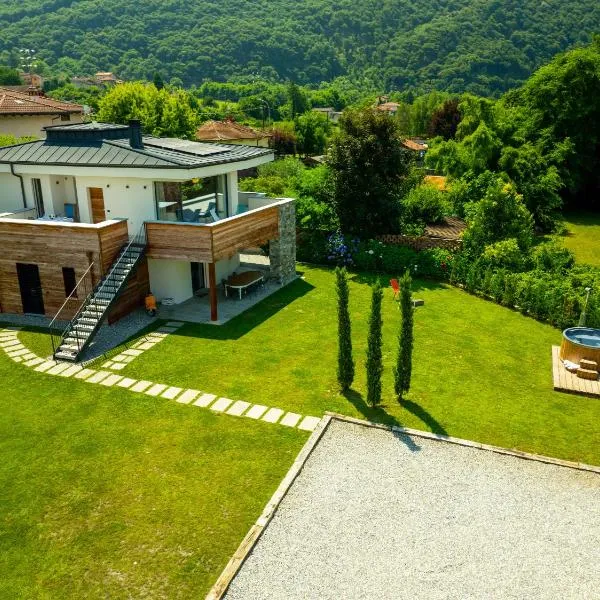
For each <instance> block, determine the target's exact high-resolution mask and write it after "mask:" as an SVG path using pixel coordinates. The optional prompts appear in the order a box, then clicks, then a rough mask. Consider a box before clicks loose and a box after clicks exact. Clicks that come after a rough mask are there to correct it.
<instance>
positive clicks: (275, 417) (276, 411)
mask: <svg viewBox="0 0 600 600" xmlns="http://www.w3.org/2000/svg"><path fill="white" fill-rule="evenodd" d="M282 414H283V411H282V410H281V409H280V408H270V409H269V410H268V411H267V412H266V414H265V416H264V417H263V418H262V420H263V421H266V422H267V423H277V421H279V419H280V418H281V415H282Z"/></svg>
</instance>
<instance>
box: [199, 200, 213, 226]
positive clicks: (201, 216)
mask: <svg viewBox="0 0 600 600" xmlns="http://www.w3.org/2000/svg"><path fill="white" fill-rule="evenodd" d="M216 207H217V205H216V203H214V202H209V203H208V206H207V207H206V210H202V209H200V208H197V209H196V211H195V213H196V220H198V221H200V219H202V222H203V223H204V222H205V221H204V220H205V219H210V218H211V213H210V211H211V210H214V209H215V208H216Z"/></svg>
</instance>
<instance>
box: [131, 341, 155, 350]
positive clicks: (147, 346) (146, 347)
mask: <svg viewBox="0 0 600 600" xmlns="http://www.w3.org/2000/svg"><path fill="white" fill-rule="evenodd" d="M135 347H136V348H137V349H138V350H150V349H151V348H154V342H143V343H141V344H137V345H136V346H135Z"/></svg>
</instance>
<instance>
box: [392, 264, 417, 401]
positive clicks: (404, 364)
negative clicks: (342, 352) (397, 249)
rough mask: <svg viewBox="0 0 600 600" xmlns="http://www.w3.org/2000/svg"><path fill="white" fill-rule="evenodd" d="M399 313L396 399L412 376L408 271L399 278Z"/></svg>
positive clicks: (411, 305) (403, 392)
mask: <svg viewBox="0 0 600 600" xmlns="http://www.w3.org/2000/svg"><path fill="white" fill-rule="evenodd" d="M399 283H400V313H401V318H402V321H401V324H400V333H399V335H398V356H397V359H396V366H395V367H394V391H395V392H396V397H397V398H398V400H402V397H403V396H404V394H406V393H407V392H408V391H409V390H410V380H411V377H412V352H413V324H414V319H413V310H414V309H413V304H412V292H411V285H412V279H411V277H410V272H409V271H406V273H405V274H404V275H403V276H402V277H401V278H400V282H399Z"/></svg>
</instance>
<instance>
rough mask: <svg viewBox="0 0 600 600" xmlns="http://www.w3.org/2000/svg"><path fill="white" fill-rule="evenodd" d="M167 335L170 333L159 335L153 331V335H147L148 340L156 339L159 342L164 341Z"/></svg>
mask: <svg viewBox="0 0 600 600" xmlns="http://www.w3.org/2000/svg"><path fill="white" fill-rule="evenodd" d="M167 335H169V334H168V333H158V332H156V331H152V332H151V333H147V334H146V337H147V338H155V339H157V340H164V339H165V338H166V337H167Z"/></svg>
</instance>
